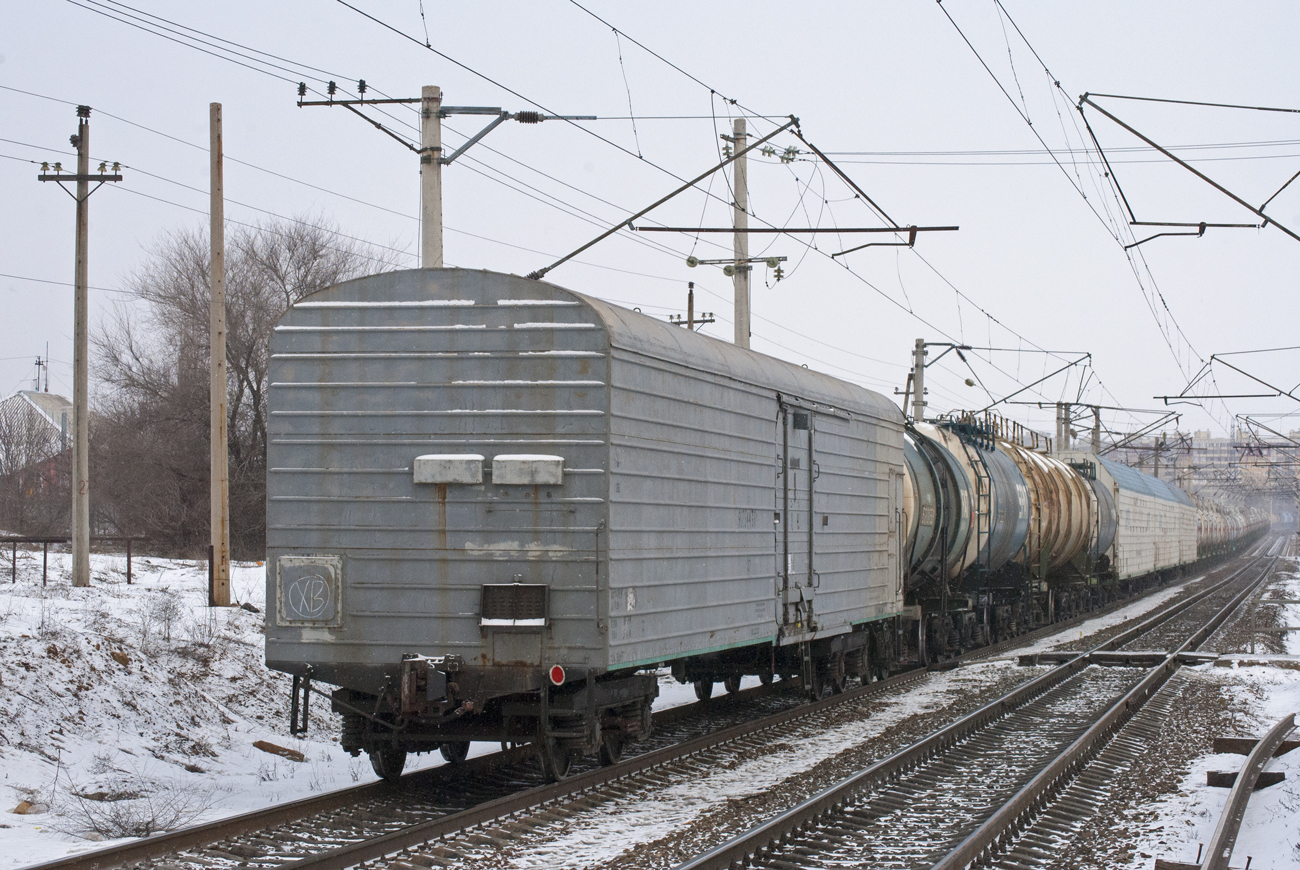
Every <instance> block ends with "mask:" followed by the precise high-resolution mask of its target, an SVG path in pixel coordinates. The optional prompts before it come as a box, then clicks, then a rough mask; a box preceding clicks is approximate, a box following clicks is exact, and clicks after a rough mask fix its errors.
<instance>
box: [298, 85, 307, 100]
mask: <svg viewBox="0 0 1300 870" xmlns="http://www.w3.org/2000/svg"><path fill="white" fill-rule="evenodd" d="M305 96H307V83H306V82H298V99H300V100H301V99H302V98H303V97H305Z"/></svg>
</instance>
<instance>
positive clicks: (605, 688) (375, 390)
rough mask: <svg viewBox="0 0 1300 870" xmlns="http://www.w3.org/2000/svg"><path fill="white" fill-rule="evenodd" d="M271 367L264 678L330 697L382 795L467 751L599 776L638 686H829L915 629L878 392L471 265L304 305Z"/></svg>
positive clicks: (365, 285)
mask: <svg viewBox="0 0 1300 870" xmlns="http://www.w3.org/2000/svg"><path fill="white" fill-rule="evenodd" d="M271 352H272V359H271V387H270V395H269V398H268V405H269V411H270V415H269V435H270V444H269V448H268V449H269V454H268V461H269V474H268V497H267V498H268V503H267V547H268V552H267V602H268V615H267V640H266V656H267V663H268V664H269V665H270V666H271V667H274V668H278V669H280V670H283V671H287V672H290V673H293V674H295V675H296V676H297V677H300V678H302V677H306V678H310V679H315V680H319V681H322V682H326V683H331V684H334V685H336V686H339V687H340V689H339V690H338V691H336V692H335V693H334V704H335V709H336V710H338V711H339V712H341V713H342V714H343V719H344V726H343V731H344V733H343V743H344V745H345V747H346V748H348V749H349V750H351V751H353V752H357V751H360V750H362V749H364V750H366V751H368V752H369V753H370V755H371V758H372V761H374V762H375V766H376V769H377V770H378V771H379V772H380V773H381V774H383V775H388V776H392V775H395V771H400V768H401V764H402V761H403V760H404V756H405V752H406V751H407V750H408V749H409V750H426V749H432V748H434V747H436V746H442V747H443V750H444V753H446V754H448V755H449V757H453V758H454V757H457V756H458V755H463V751H464V748H465V746H466V745H467V741H468V740H471V739H492V740H497V739H513V740H535V741H537V742H538V744H539V747H540V749H541V754H542V758H543V764H544V766H547V768H548V773H550V774H551V775H555V776H558V775H563V772H564V769H565V768H566V767H567V758H568V757H569V756H570V755H571V754H576V753H581V752H595V751H599V752H600V754H601V756H602V758H603V759H605V760H607V761H608V760H611V759H612V758H616V757H617V755H618V750H619V748H620V745H621V742H622V740H623V739H626V738H636V737H637V736H640V735H643V734H644V733H645V732H646V730H647V729H648V721H649V717H648V714H649V707H650V702H651V700H652V699H653V697H654V696H655V694H656V693H657V684H656V682H655V679H654V678H653V677H652V676H647V675H644V674H638V673H637V671H638V670H640V669H645V668H650V667H655V666H659V665H661V664H671V665H672V666H673V667H674V670H675V673H676V674H677V675H678V676H679V678H681V679H683V680H692V681H694V682H696V688H697V692H700V693H702V694H707V692H708V691H709V689H710V687H711V686H712V682H713V681H714V680H715V679H722V680H724V681H725V682H727V684H728V688H733V687H735V686H738V684H739V676H740V675H741V674H744V673H750V674H759V675H760V676H762V677H764V678H770V676H771V675H772V673H773V672H776V673H799V674H802V675H803V676H804V677H805V678H806V679H807V680H808V681H809V684H810V685H820V684H821V683H824V682H829V683H831V684H832V685H833V684H835V683H836V681H841V680H842V679H843V678H844V677H845V676H846V675H851V674H855V673H862V672H863V671H865V670H866V669H867V668H868V667H870V666H871V663H870V655H871V649H872V647H873V645H874V644H875V643H876V642H877V641H879V640H880V638H881V636H883V634H884V633H883V632H880V631H879V629H880V628H881V627H882V626H884V625H890V626H892V625H893V622H892V620H891V618H892V617H895V616H897V615H898V614H899V613H900V612H901V611H902V610H903V575H902V571H903V569H904V565H903V561H904V560H903V558H902V542H903V534H902V515H901V508H902V473H903V471H902V449H903V419H902V415H901V413H900V412H899V410H898V408H897V407H896V406H894V405H893V404H892V403H891V402H889V401H888V400H887V399H885V398H884V397H882V396H880V395H877V394H875V393H872V392H870V391H867V390H864V389H862V388H859V387H856V386H854V385H851V384H848V383H845V382H843V381H839V380H837V379H834V378H831V377H829V376H826V375H823V374H819V373H817V372H814V371H810V370H808V369H806V368H802V367H799V366H796V365H792V364H790V363H787V362H783V361H781V360H777V359H774V358H771V357H767V356H764V355H762V354H759V353H755V352H751V351H748V350H744V349H740V348H737V347H735V346H733V345H730V344H727V343H724V342H721V341H717V340H714V339H712V338H708V337H706V336H702V335H699V334H696V333H693V332H690V331H688V330H686V329H684V328H682V327H679V326H675V325H670V324H668V323H665V322H662V321H658V320H655V319H653V318H650V317H647V316H644V315H642V314H639V313H636V312H633V311H629V310H627V309H624V308H620V307H617V306H615V305H611V304H608V303H605V302H601V301H599V300H596V299H593V298H589V297H586V296H583V295H580V294H577V293H573V292H570V291H567V290H564V289H562V288H560V287H557V286H554V285H551V284H547V283H542V282H537V281H530V280H526V279H523V278H519V277H514V276H508V275H501V274H497V273H491V272H481V271H469V270H462V269H442V270H419V271H409V272H395V273H388V274H383V275H377V276H373V277H369V278H363V279H359V280H356V281H351V282H347V283H344V284H340V285H338V286H335V287H331V288H329V289H327V290H324V291H321V292H319V293H316V294H314V295H312V296H310V297H307V298H306V299H304V300H302V301H300V302H298V303H297V304H295V305H294V306H293V307H292V308H291V309H290V310H289V311H288V313H287V314H286V315H285V316H284V317H283V318H282V320H281V322H280V324H279V326H278V327H277V328H276V330H275V334H274V336H273V338H272V343H271ZM887 620H889V621H888V622H886V621H887ZM873 631H874V632H877V633H875V634H873ZM878 654H879V651H878ZM295 697H296V696H295Z"/></svg>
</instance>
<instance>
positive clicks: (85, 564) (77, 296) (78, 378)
mask: <svg viewBox="0 0 1300 870" xmlns="http://www.w3.org/2000/svg"><path fill="white" fill-rule="evenodd" d="M69 141H70V142H71V143H72V145H73V147H74V148H76V149H77V174H76V175H64V174H63V172H62V169H63V167H62V165H61V164H58V163H56V164H54V170H55V171H54V174H49V173H48V165H47V164H42V165H41V174H40V175H38V176H37V179H38V180H40V181H56V182H60V185H59V186H60V187H62V182H65V181H75V182H77V192H76V193H75V194H72V193H71V191H69V194H71V195H72V198H73V199H75V200H76V201H77V255H76V256H77V262H76V273H75V277H74V278H73V284H74V291H73V292H74V303H73V327H72V523H71V526H72V528H71V530H70V531H71V533H72V534H71V537H72V585H73V586H89V585H90V398H89V396H90V391H89V387H88V381H89V377H90V366H89V340H88V339H89V331H90V330H89V324H90V267H89V256H90V250H89V245H90V195H91V194H92V193H94V192H95V191H93V190H91V189H90V182H92V181H98V182H99V185H96V186H95V190H99V187H100V185H103V183H104V182H106V181H121V180H122V176H121V175H117V174H116V170H117V164H116V163H114V164H113V170H114V174H108V173H106V172H105V170H106V168H107V167H106V166H105V165H104V164H103V163H101V164H99V172H98V173H97V174H95V175H91V174H90V106H77V132H76V135H74V136H72V138H71V139H70V140H69ZM64 190H67V188H64Z"/></svg>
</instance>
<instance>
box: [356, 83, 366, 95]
mask: <svg viewBox="0 0 1300 870" xmlns="http://www.w3.org/2000/svg"><path fill="white" fill-rule="evenodd" d="M357 93H359V94H360V95H361V96H362V97H364V96H365V95H366V80H365V79H361V80H360V81H358V82H357Z"/></svg>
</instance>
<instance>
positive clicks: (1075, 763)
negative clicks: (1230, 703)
mask: <svg viewBox="0 0 1300 870" xmlns="http://www.w3.org/2000/svg"><path fill="white" fill-rule="evenodd" d="M1261 558H1268V559H1269V562H1268V563H1267V564H1266V565H1265V567H1264V570H1263V571H1261V572H1260V575H1259V577H1258V578H1257V579H1255V580H1254V581H1252V582H1251V583H1249V584H1247V585H1246V586H1245V587H1244V588H1243V589H1242V590H1241V591H1240V592H1238V593H1237V594H1236V595H1234V596H1233V597H1232V599H1231V600H1229V601H1228V603H1227V604H1225V605H1224V606H1223V607H1222V608H1220V609H1219V611H1218V612H1217V613H1215V614H1214V616H1213V617H1211V618H1210V619H1209V620H1208V621H1207V622H1206V623H1205V624H1204V625H1203V626H1201V628H1200V629H1199V630H1197V631H1196V632H1195V633H1194V634H1193V635H1192V636H1191V637H1190V638H1188V639H1187V640H1186V641H1185V642H1183V644H1182V645H1181V646H1179V647H1178V649H1177V650H1175V651H1174V652H1172V653H1170V654H1169V655H1168V657H1166V659H1165V660H1164V661H1163V662H1161V663H1160V664H1159V665H1157V666H1156V667H1154V668H1152V670H1151V671H1150V672H1149V673H1148V674H1147V676H1146V677H1144V678H1143V679H1142V682H1140V683H1138V685H1137V686H1135V687H1134V688H1133V689H1132V690H1131V691H1129V692H1128V693H1127V694H1125V695H1124V697H1123V698H1121V699H1120V700H1119V701H1117V702H1116V703H1115V704H1114V705H1113V706H1112V707H1111V708H1110V709H1109V710H1107V711H1106V713H1105V714H1104V715H1103V716H1102V717H1101V718H1100V719H1098V720H1097V721H1096V722H1094V723H1093V724H1092V725H1091V726H1090V727H1089V728H1088V730H1087V731H1085V732H1084V733H1083V734H1082V735H1080V736H1079V738H1078V739H1077V740H1075V741H1074V742H1073V743H1072V744H1070V746H1068V747H1067V748H1066V749H1065V751H1064V752H1062V753H1061V754H1060V755H1058V756H1057V757H1056V758H1055V759H1054V760H1053V761H1052V762H1051V763H1050V764H1048V765H1047V767H1045V768H1043V770H1042V771H1040V772H1039V773H1038V774H1037V775H1036V776H1035V777H1034V778H1033V779H1031V780H1030V781H1029V782H1028V783H1026V784H1025V786H1024V787H1023V788H1021V789H1020V791H1018V792H1017V793H1016V794H1015V795H1013V796H1012V797H1011V799H1010V800H1008V801H1007V802H1006V803H1005V804H1003V805H1002V807H1001V808H999V809H998V810H997V811H996V812H995V813H994V814H993V815H992V816H990V817H989V819H988V820H987V821H985V822H984V824H982V825H980V827H979V828H977V829H976V830H975V831H974V832H972V833H971V834H970V835H969V836H968V837H967V838H966V839H965V840H963V841H962V842H961V843H960V844H959V845H958V846H957V848H955V849H953V850H952V851H951V852H949V853H948V855H947V856H946V857H944V858H943V859H942V860H941V861H939V862H938V863H937V864H935V865H934V866H933V868H931V870H963V868H966V867H969V866H971V865H972V864H975V863H978V862H981V861H987V860H988V859H990V858H991V857H993V856H994V855H995V854H997V853H999V852H1001V851H1003V850H1004V849H1006V848H1007V847H1009V846H1010V845H1011V843H1012V842H1014V840H1015V838H1016V837H1017V836H1018V835H1019V832H1020V831H1021V830H1023V829H1024V828H1025V827H1026V826H1027V824H1028V822H1029V820H1030V819H1031V818H1032V817H1034V816H1036V815H1038V813H1040V812H1041V811H1042V810H1043V809H1045V807H1046V805H1047V803H1049V802H1050V801H1052V800H1053V799H1055V797H1056V795H1057V794H1059V793H1060V792H1061V790H1062V789H1064V788H1065V787H1066V786H1067V785H1068V784H1069V783H1070V782H1071V781H1072V780H1073V779H1074V778H1075V777H1076V776H1077V775H1078V774H1079V773H1080V772H1082V770H1083V769H1084V768H1085V767H1086V766H1087V765H1088V764H1089V763H1090V762H1091V760H1092V759H1093V758H1094V757H1095V756H1096V754H1097V753H1098V752H1100V751H1101V749H1102V748H1103V747H1104V746H1105V745H1106V743H1107V742H1109V740H1110V738H1111V737H1113V736H1114V735H1115V733H1117V732H1118V731H1119V729H1121V728H1122V727H1123V726H1124V725H1125V724H1126V723H1127V722H1128V721H1129V719H1131V718H1132V717H1133V715H1134V714H1135V713H1137V711H1138V710H1139V709H1141V708H1142V706H1143V705H1144V704H1145V703H1146V702H1147V701H1148V700H1149V699H1150V698H1151V696H1152V695H1154V694H1155V693H1156V691H1157V690H1159V689H1160V687H1161V686H1163V685H1164V684H1165V682H1166V681H1167V680H1168V679H1169V677H1171V676H1172V675H1173V673H1174V672H1175V671H1176V670H1178V668H1179V667H1180V662H1179V660H1178V656H1179V654H1180V653H1184V652H1188V651H1189V650H1192V649H1195V648H1197V647H1199V646H1200V645H1201V644H1202V643H1204V642H1205V640H1206V639H1207V638H1208V637H1209V636H1210V635H1211V634H1213V633H1214V632H1215V631H1216V630H1218V628H1219V627H1220V626H1222V625H1223V623H1225V622H1227V621H1228V618H1229V617H1230V616H1231V615H1232V614H1233V613H1234V612H1235V611H1236V610H1237V608H1238V607H1240V606H1241V603H1242V602H1243V601H1245V600H1246V599H1247V598H1248V597H1249V596H1250V595H1251V594H1252V593H1253V592H1254V591H1255V589H1257V588H1258V587H1259V586H1261V585H1263V584H1264V583H1265V582H1266V581H1267V580H1268V578H1269V576H1270V575H1271V574H1272V571H1273V566H1274V565H1275V564H1276V562H1277V557H1276V556H1271V557H1261ZM1255 561H1258V559H1256V560H1255ZM1251 564H1252V565H1253V564H1255V563H1254V562H1252V563H1251ZM1247 567H1250V566H1247ZM1242 570H1243V571H1244V570H1245V569H1244V568H1243V569H1242ZM1237 573H1238V574H1239V573H1241V572H1237ZM1235 576H1236V575H1235V574H1234V577H1235ZM1226 582H1229V581H1225V583H1226ZM1288 730H1290V729H1288ZM1283 736H1285V735H1283ZM1281 739H1282V738H1281V737H1278V742H1279V743H1280V742H1281ZM1262 766H1263V762H1262V761H1261V762H1260V767H1262ZM1256 775H1258V769H1257V770H1256ZM1240 781H1241V777H1238V782H1240ZM1253 786H1254V780H1253V779H1252V781H1251V787H1252V788H1253ZM1247 795H1249V792H1247ZM1244 810H1245V804H1244V802H1243V804H1242V811H1243V812H1244ZM1229 851H1231V847H1229ZM1224 867H1225V868H1226V859H1225V864H1224Z"/></svg>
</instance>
